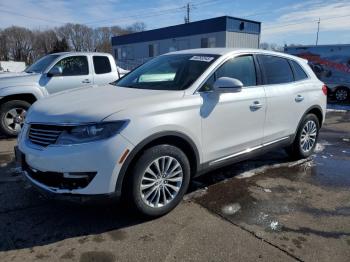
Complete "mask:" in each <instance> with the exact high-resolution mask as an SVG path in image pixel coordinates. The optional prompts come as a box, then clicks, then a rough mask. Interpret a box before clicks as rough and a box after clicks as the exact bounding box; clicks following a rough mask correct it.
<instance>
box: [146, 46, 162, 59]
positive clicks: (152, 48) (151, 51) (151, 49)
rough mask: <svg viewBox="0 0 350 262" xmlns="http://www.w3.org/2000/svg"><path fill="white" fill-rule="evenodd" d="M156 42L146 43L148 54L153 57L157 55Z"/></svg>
mask: <svg viewBox="0 0 350 262" xmlns="http://www.w3.org/2000/svg"><path fill="white" fill-rule="evenodd" d="M158 54H159V52H158V44H150V45H148V56H149V57H155V56H158Z"/></svg>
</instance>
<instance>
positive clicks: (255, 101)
mask: <svg viewBox="0 0 350 262" xmlns="http://www.w3.org/2000/svg"><path fill="white" fill-rule="evenodd" d="M220 77H231V78H236V79H239V80H240V81H241V82H242V83H243V85H244V87H243V88H242V90H241V91H240V92H236V93H219V92H216V91H212V85H213V83H214V82H215V80H216V79H218V78H220ZM200 95H201V96H202V99H203V104H202V108H201V110H200V114H201V117H202V140H203V141H202V143H203V158H204V161H205V162H212V161H214V163H215V162H218V163H219V162H220V161H223V160H225V159H228V158H231V157H234V156H235V155H238V154H240V153H243V152H249V150H251V149H253V148H254V147H257V146H260V145H261V143H262V138H263V135H264V131H263V128H264V121H265V110H266V98H265V91H264V88H263V87H262V86H259V85H258V82H257V74H256V68H255V63H254V57H253V56H251V55H245V56H239V57H235V58H232V59H230V60H228V61H227V62H225V63H224V64H223V65H222V66H221V67H220V68H219V69H218V70H217V71H216V72H215V73H214V74H213V75H212V76H211V77H210V78H209V80H208V81H207V82H206V83H205V84H204V85H203V86H202V88H201V90H200Z"/></svg>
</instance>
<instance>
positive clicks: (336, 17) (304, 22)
mask: <svg viewBox="0 0 350 262" xmlns="http://www.w3.org/2000/svg"><path fill="white" fill-rule="evenodd" d="M348 16H350V14H349V15H343V16H332V17H328V18H323V19H322V21H327V20H333V19H338V18H343V17H348ZM315 22H318V19H317V20H309V21H302V22H295V23H289V24H283V25H279V26H269V27H266V28H264V30H269V29H275V28H281V27H286V26H291V25H299V24H306V23H315Z"/></svg>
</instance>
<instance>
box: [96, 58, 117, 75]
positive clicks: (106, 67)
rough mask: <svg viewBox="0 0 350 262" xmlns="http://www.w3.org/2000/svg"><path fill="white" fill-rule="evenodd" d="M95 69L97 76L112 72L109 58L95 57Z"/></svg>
mask: <svg viewBox="0 0 350 262" xmlns="http://www.w3.org/2000/svg"><path fill="white" fill-rule="evenodd" d="M92 60H93V61H94V69H95V73H96V74H97V75H99V74H106V73H110V72H112V69H111V63H110V62H109V59H108V57H107V56H93V59H92Z"/></svg>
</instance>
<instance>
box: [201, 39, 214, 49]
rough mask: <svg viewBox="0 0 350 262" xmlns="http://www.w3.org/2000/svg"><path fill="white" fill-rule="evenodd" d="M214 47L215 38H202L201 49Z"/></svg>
mask: <svg viewBox="0 0 350 262" xmlns="http://www.w3.org/2000/svg"><path fill="white" fill-rule="evenodd" d="M210 47H216V38H215V37H203V38H202V39H201V48H210Z"/></svg>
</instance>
